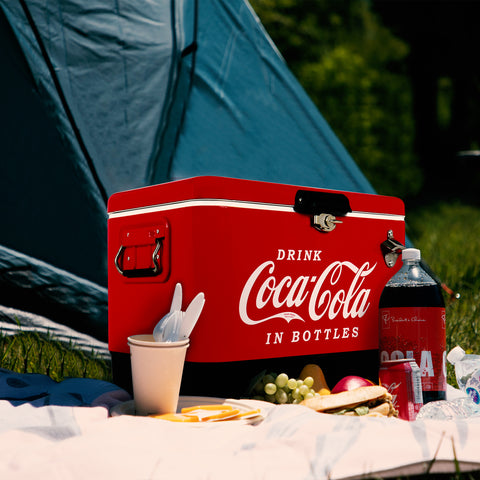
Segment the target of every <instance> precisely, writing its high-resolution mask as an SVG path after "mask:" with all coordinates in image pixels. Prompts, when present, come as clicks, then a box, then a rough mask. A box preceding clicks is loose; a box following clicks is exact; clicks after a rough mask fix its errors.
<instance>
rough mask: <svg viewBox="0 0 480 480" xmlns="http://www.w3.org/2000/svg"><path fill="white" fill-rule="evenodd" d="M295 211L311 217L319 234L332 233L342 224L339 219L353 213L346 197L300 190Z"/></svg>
mask: <svg viewBox="0 0 480 480" xmlns="http://www.w3.org/2000/svg"><path fill="white" fill-rule="evenodd" d="M293 209H294V210H295V211H296V212H298V213H303V214H307V215H310V217H311V224H312V227H314V228H315V229H317V230H318V231H319V232H331V231H332V230H334V229H335V227H336V226H337V223H342V221H341V220H337V217H338V216H345V215H346V214H347V213H349V212H351V211H352V209H351V207H350V203H349V201H348V198H347V196H346V195H343V194H342V193H331V192H318V191H313V190H298V191H297V193H296V195H295V205H294V207H293Z"/></svg>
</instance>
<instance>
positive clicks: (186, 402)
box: [110, 396, 265, 426]
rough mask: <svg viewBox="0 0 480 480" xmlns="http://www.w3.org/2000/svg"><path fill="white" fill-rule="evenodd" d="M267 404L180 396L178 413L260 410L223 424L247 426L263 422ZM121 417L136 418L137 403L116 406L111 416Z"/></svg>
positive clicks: (252, 401)
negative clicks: (213, 407) (217, 407)
mask: <svg viewBox="0 0 480 480" xmlns="http://www.w3.org/2000/svg"><path fill="white" fill-rule="evenodd" d="M264 403H265V402H260V401H258V400H245V401H243V400H235V399H230V398H229V399H225V398H218V397H196V396H180V397H179V399H178V406H177V413H180V411H181V410H182V408H189V407H195V406H199V407H201V406H202V405H217V404H218V405H230V406H232V407H234V408H235V409H237V410H239V411H240V413H241V414H245V413H247V412H250V411H252V410H259V412H255V413H252V414H251V415H247V416H244V417H242V418H240V419H231V420H230V419H229V418H224V419H222V420H221V422H227V421H234V422H236V423H243V424H245V423H247V424H256V423H259V422H261V421H262V420H263V418H264V413H265V412H264V409H263V408H262V407H263V406H264V405H263V404H264ZM120 415H132V416H136V413H135V402H134V401H133V400H129V401H128V402H123V403H120V404H118V405H115V406H114V407H112V408H111V410H110V416H112V417H118V416H120ZM219 421H220V420H216V421H208V422H186V423H182V424H183V425H185V424H186V425H190V426H199V425H201V426H205V425H210V424H212V423H216V422H219Z"/></svg>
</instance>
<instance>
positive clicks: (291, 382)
mask: <svg viewBox="0 0 480 480" xmlns="http://www.w3.org/2000/svg"><path fill="white" fill-rule="evenodd" d="M287 386H288V388H289V389H290V390H295V389H296V388H297V380H296V379H295V378H289V379H288V382H287Z"/></svg>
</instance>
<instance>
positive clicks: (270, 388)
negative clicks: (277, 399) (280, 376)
mask: <svg viewBox="0 0 480 480" xmlns="http://www.w3.org/2000/svg"><path fill="white" fill-rule="evenodd" d="M264 390H265V393H266V394H267V395H275V392H276V391H277V386H276V385H275V384H274V383H272V382H270V383H267V384H266V385H265V388H264Z"/></svg>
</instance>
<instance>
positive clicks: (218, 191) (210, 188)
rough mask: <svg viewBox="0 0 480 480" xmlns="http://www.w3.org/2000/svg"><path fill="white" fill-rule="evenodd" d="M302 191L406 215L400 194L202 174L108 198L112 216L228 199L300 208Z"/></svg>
mask: <svg viewBox="0 0 480 480" xmlns="http://www.w3.org/2000/svg"><path fill="white" fill-rule="evenodd" d="M299 191H302V192H304V193H306V196H307V197H308V196H309V195H308V194H309V192H325V193H331V194H335V195H332V196H330V198H327V200H326V201H328V202H329V203H331V204H332V205H333V207H334V208H337V209H340V210H343V211H344V213H343V214H345V213H347V212H348V211H351V212H365V213H368V212H370V213H380V214H391V215H404V212H405V208H404V204H403V201H402V200H400V199H399V198H396V197H389V196H382V195H374V194H367V193H356V192H343V191H336V190H324V189H320V188H318V189H316V188H311V187H302V186H295V185H287V184H278V183H270V182H261V181H256V180H243V179H236V178H228V177H215V176H201V177H192V178H187V179H182V180H175V181H172V182H168V183H163V184H159V185H153V186H148V187H143V188H138V189H134V190H127V191H123V192H118V193H115V194H113V195H112V196H111V197H110V199H109V201H108V213H109V215H111V214H115V213H119V212H124V213H127V212H128V211H132V210H139V209H140V210H141V209H144V208H148V207H154V206H159V205H164V206H166V205H170V204H171V205H174V204H175V203H178V202H186V201H194V200H212V201H218V200H225V201H234V202H248V203H258V204H266V205H279V206H288V207H290V208H294V207H295V206H297V208H298V207H299V206H298V193H299ZM313 202H315V200H313ZM297 211H299V210H297ZM304 213H306V212H304Z"/></svg>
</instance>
